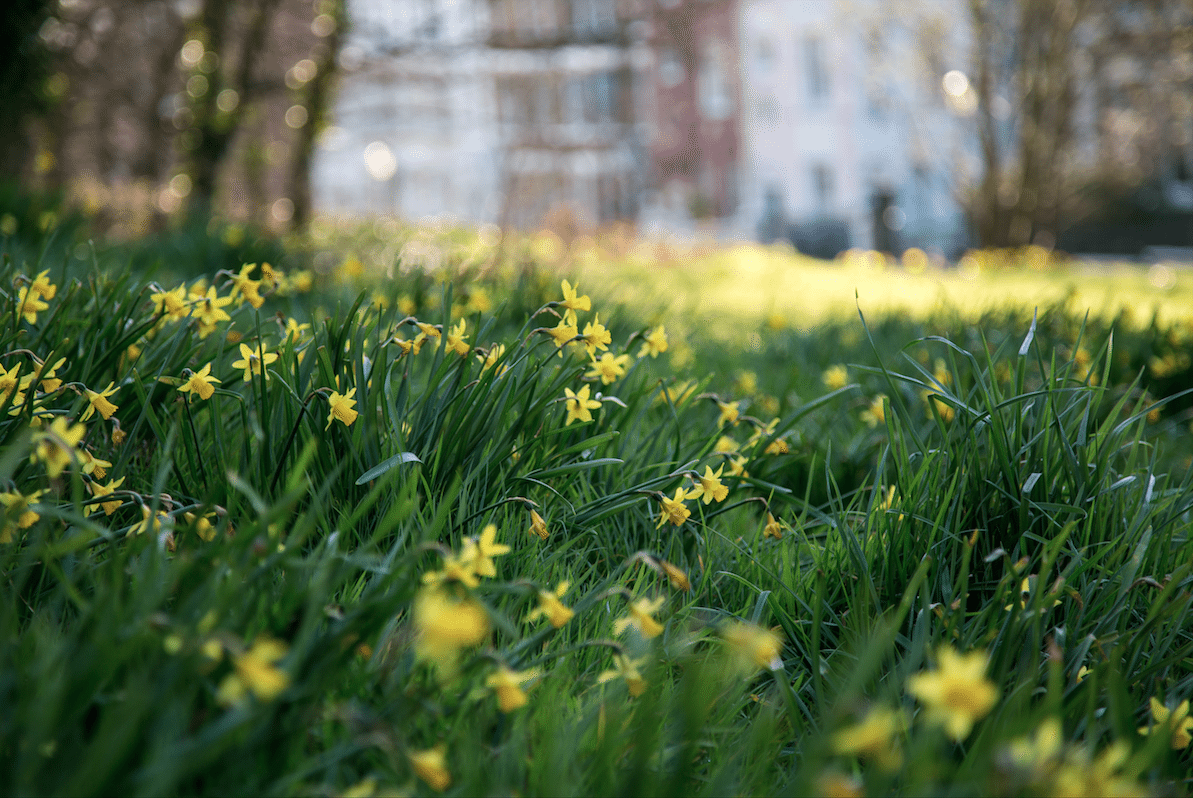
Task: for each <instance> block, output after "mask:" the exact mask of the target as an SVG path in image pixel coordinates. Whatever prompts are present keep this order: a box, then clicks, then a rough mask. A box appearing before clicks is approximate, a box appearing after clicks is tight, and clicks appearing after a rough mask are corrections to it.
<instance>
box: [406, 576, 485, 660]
mask: <svg viewBox="0 0 1193 798" xmlns="http://www.w3.org/2000/svg"><path fill="white" fill-rule="evenodd" d="M412 614H413V618H414V628H415V630H416V633H417V641H416V643H415V652H416V653H417V654H418V656H419V658H420V659H427V660H430V661H432V662H434V663H435V664H436V665H438V666H439V667H441V668H445V669H450V668H451V667H452V666H453V665H454V663H455V660H456V657H457V656H458V655H459V652H460V651H461V650H463V649H465V648H470V647H472V646H475V645H478V644H479V643H481V642H483V641H484V639H485V638H486V637H488V635H489V614H488V613H487V612H485V608H484V607H483V606H482V605H481V604H480V602H478V601H476V600H475V599H472V598H467V597H466V598H460V599H456V598H451V597H449V596H448V595H447V593H445V592H444V591H443V590H442V589H440V588H424V589H423V590H420V591H419V593H418V595H417V596H415V599H414V610H413V613H412Z"/></svg>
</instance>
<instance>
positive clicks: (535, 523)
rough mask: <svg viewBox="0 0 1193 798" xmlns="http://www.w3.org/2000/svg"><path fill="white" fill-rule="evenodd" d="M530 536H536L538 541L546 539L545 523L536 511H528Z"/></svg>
mask: <svg viewBox="0 0 1193 798" xmlns="http://www.w3.org/2000/svg"><path fill="white" fill-rule="evenodd" d="M530 534H532V535H538V536H539V538H540V539H542V540H546V539H547V535H548V532H547V522H546V521H544V520H543V517H542V516H541V515H539V514H538V513H537V512H536V511H534V510H531V511H530Z"/></svg>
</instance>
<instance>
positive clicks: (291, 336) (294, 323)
mask: <svg viewBox="0 0 1193 798" xmlns="http://www.w3.org/2000/svg"><path fill="white" fill-rule="evenodd" d="M310 329H311V325H310V324H307V323H305V322H304V323H302V324H299V323H298V320H297V319H293V318H290V319H286V329H285V331H284V334H283V336H282V340H283V341H289V342H291V343H295V344H297V343H299V342H301V341H302V340H303V339H304V338H306V336H307V333H308V332H310Z"/></svg>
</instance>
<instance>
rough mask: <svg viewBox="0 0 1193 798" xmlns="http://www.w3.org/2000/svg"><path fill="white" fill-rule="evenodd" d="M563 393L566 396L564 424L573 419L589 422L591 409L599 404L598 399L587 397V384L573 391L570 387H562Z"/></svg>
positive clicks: (569, 422) (566, 424) (594, 408)
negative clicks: (565, 419)
mask: <svg viewBox="0 0 1193 798" xmlns="http://www.w3.org/2000/svg"><path fill="white" fill-rule="evenodd" d="M563 393H564V395H565V396H566V397H567V421H565V422H564V424H563V425H564V426H565V427H566V426H568V425H569V424H571V423H572V422H573V421H581V422H585V423H587V422H589V421H592V413H591V412H589V411H591V410H596V409H597V408H598V407H600V406H601V403H600V400H598V399H589V398H588V386H587V385H583V386H581V387H580V390H579V391H576V392H573V391H572V389H571V388H564V389H563Z"/></svg>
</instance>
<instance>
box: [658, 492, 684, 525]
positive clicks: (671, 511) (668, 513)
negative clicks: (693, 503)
mask: <svg viewBox="0 0 1193 798" xmlns="http://www.w3.org/2000/svg"><path fill="white" fill-rule="evenodd" d="M687 498H688V495H687V491H685V490H684V489H683V488H676V489H675V497H674V498H671V499H669V498H667V497H666V496H663V497H662V507H660V508H659V522H658V523H657V524H655V529H658V528H659V527H661V526H662V525H663V524H665V523H667V522H668V521H670V522H671V523H672V524H674V525H675V526H680V525H681V524H683V522H684V521H687V520H688V518H690V517H691V515H692V511H691V510H689V509H688V508H687V506H686V505H684V500H685V499H687Z"/></svg>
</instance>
